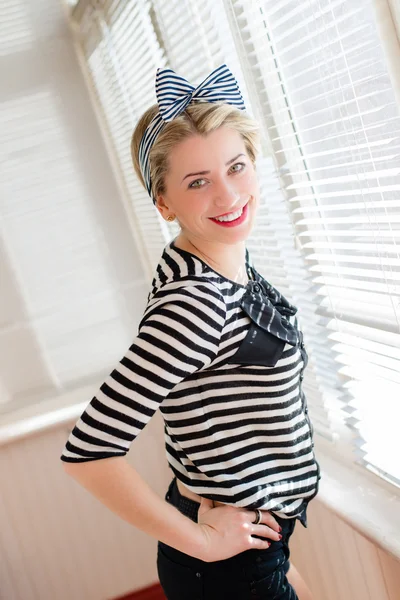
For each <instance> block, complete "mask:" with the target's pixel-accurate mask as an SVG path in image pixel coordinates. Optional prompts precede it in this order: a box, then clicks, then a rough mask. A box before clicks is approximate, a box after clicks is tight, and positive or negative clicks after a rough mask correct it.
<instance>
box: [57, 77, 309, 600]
mask: <svg viewBox="0 0 400 600" xmlns="http://www.w3.org/2000/svg"><path fill="white" fill-rule="evenodd" d="M156 93H157V104H156V105H154V106H152V107H151V108H150V109H148V110H147V111H146V112H145V114H144V115H143V116H142V118H141V119H140V120H139V122H138V124H137V126H136V129H135V131H134V134H133V138H132V156H133V163H134V168H135V171H136V173H137V175H138V177H139V179H140V180H141V182H142V183H143V185H144V186H145V187H146V189H147V191H148V193H149V195H150V197H151V198H152V200H153V203H154V204H155V206H156V208H157V209H158V210H159V212H160V214H161V215H162V217H163V218H165V219H166V220H168V221H169V220H173V219H175V218H176V219H177V220H178V223H179V225H180V228H181V230H180V233H179V235H178V236H177V237H176V238H175V239H174V240H172V241H171V242H170V243H169V244H168V245H167V246H166V247H165V248H164V252H163V254H162V256H161V258H160V261H159V264H158V266H157V269H156V271H155V276H154V279H153V282H152V289H151V291H150V292H149V295H148V302H147V306H146V309H145V311H144V314H143V317H142V319H141V322H140V324H139V333H138V336H137V337H136V339H135V340H134V342H133V344H132V345H131V347H130V348H129V350H128V351H127V353H126V354H125V356H124V357H123V358H122V359H121V361H120V362H119V364H118V365H117V366H116V368H115V369H114V370H113V371H112V373H111V374H110V375H109V377H108V378H107V379H106V380H105V382H104V383H103V384H102V386H101V387H100V389H99V391H98V393H97V394H96V396H95V397H94V398H93V399H92V401H91V402H90V404H89V405H88V407H87V408H86V410H85V411H84V412H83V414H82V415H81V417H80V419H79V420H78V422H77V423H76V425H75V427H74V429H73V431H72V432H71V434H70V436H69V439H68V441H67V443H66V445H65V448H64V450H63V453H62V456H61V459H62V460H63V461H64V462H65V468H66V470H67V472H68V473H69V474H71V475H72V476H74V477H75V478H76V479H77V480H78V481H79V482H80V483H81V484H82V485H83V486H85V487H86V488H87V489H88V490H89V491H90V492H92V493H93V494H94V495H96V496H97V497H98V498H99V499H100V500H101V501H102V502H103V503H104V504H105V505H106V506H108V507H109V508H110V509H111V510H113V511H114V512H115V513H117V514H118V515H120V516H121V517H122V518H123V519H125V520H127V521H128V522H130V523H132V524H133V525H135V526H137V527H139V528H140V529H142V530H143V531H145V532H147V533H148V534H149V535H152V536H154V537H155V538H156V539H157V540H158V555H157V567H158V574H159V578H160V582H161V585H162V587H163V589H164V592H165V594H166V596H167V598H168V599H169V600H181V599H185V600H195V599H196V598H198V599H204V600H214V599H215V600H217V599H218V600H223V599H225V598H226V599H227V600H235V599H237V600H244V599H246V598H260V599H261V598H262V599H265V600H267V599H270V600H272V599H273V598H274V599H281V600H295V599H296V598H300V600H310V598H311V594H310V592H309V590H308V589H307V587H306V585H305V583H304V581H303V580H302V579H301V577H300V575H299V574H298V573H297V571H296V570H295V568H294V566H293V565H291V564H290V561H289V555H290V552H289V546H288V542H289V538H290V536H291V534H292V533H293V530H294V527H295V523H296V519H299V520H300V522H301V523H302V524H303V525H304V526H306V509H307V505H308V502H309V501H310V500H311V499H312V498H313V497H314V496H315V495H316V494H317V491H318V482H319V479H320V474H319V466H318V463H317V461H316V460H315V456H314V452H313V449H312V447H313V442H312V426H311V423H310V420H309V417H308V414H307V413H308V411H307V406H306V401H305V397H304V393H303V392H302V390H301V380H302V378H303V371H304V368H305V366H306V364H307V354H306V351H305V349H304V344H303V341H302V332H301V331H300V330H299V329H298V327H297V318H296V314H295V313H296V311H297V309H296V307H294V306H293V305H292V304H290V303H289V302H288V301H287V300H286V299H285V298H284V297H283V296H282V295H281V294H280V293H279V292H278V291H277V290H276V289H275V288H274V287H273V286H272V285H271V284H270V283H269V282H268V281H267V280H266V279H265V278H263V277H262V276H261V275H260V274H259V273H258V271H257V270H256V269H255V267H254V265H253V263H252V260H251V258H250V254H249V251H248V250H247V248H246V245H245V241H246V239H247V237H248V236H249V234H250V232H251V229H252V226H253V224H254V221H255V220H256V219H257V207H258V204H259V185H258V180H257V175H256V170H255V161H256V157H257V153H258V150H259V138H258V128H257V124H256V123H255V122H254V121H253V120H252V119H250V118H249V117H248V116H247V115H246V114H245V113H244V112H243V110H244V104H243V100H242V97H241V94H240V91H239V88H238V86H237V83H236V80H235V78H234V77H233V75H232V74H231V73H230V71H229V69H228V68H227V67H226V65H222V66H221V67H219V68H218V69H215V71H213V72H212V73H211V74H210V75H209V76H208V77H207V78H206V79H205V80H204V81H203V82H202V83H201V84H200V85H199V86H198V87H197V88H194V87H193V86H191V85H190V84H189V83H188V82H187V81H186V80H185V79H183V78H182V77H179V76H177V75H176V74H175V73H174V72H173V71H171V70H170V69H159V70H158V71H157V75H156ZM158 408H160V411H161V413H162V416H163V418H164V421H165V429H164V434H165V444H166V455H167V459H168V463H169V466H170V467H171V470H172V471H173V474H174V478H173V479H172V481H171V484H170V486H169V489H168V491H167V494H166V496H165V501H164V500H162V499H160V498H159V497H158V496H157V495H156V494H155V493H154V492H153V491H152V490H151V489H150V488H149V487H148V486H147V484H146V482H145V481H144V480H143V479H142V478H141V477H140V476H139V475H138V474H137V472H136V471H135V470H134V469H133V468H132V467H131V466H130V465H128V463H127V462H126V461H125V460H124V458H123V457H124V456H125V455H126V453H127V452H128V450H129V447H130V445H131V443H132V441H133V440H134V439H135V438H136V437H137V435H138V434H139V433H140V431H141V430H142V429H143V428H144V427H145V425H146V423H147V422H148V421H149V420H150V418H151V417H152V416H153V414H154V413H155V411H156V410H157V409H158ZM104 458H108V460H99V459H104ZM81 463H84V464H81ZM295 590H296V591H295ZM297 594H298V595H297Z"/></svg>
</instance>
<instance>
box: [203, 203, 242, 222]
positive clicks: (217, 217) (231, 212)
mask: <svg viewBox="0 0 400 600" xmlns="http://www.w3.org/2000/svg"><path fill="white" fill-rule="evenodd" d="M246 205H247V202H246V204H244V206H242V207H241V208H237V209H236V210H231V211H230V212H227V213H224V214H223V215H217V216H216V217H209V218H210V219H219V218H221V217H229V216H230V215H234V214H235V213H239V212H240V214H242V212H243V209H244V208H245V206H246Z"/></svg>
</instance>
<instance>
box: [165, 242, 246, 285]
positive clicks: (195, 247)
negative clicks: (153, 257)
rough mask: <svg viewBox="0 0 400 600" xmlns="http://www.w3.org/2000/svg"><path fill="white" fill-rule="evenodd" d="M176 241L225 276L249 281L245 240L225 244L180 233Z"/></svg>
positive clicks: (177, 244) (239, 281)
mask: <svg viewBox="0 0 400 600" xmlns="http://www.w3.org/2000/svg"><path fill="white" fill-rule="evenodd" d="M174 243H175V245H176V246H177V247H178V248H181V249H182V250H187V251H188V252H191V253H192V254H195V255H196V256H198V257H199V258H201V259H202V260H203V261H204V262H205V263H207V264H208V265H210V267H211V268H213V269H214V270H215V271H217V272H218V273H220V274H221V275H223V276H224V277H227V278H228V279H231V280H232V281H236V283H240V284H243V285H246V283H247V282H248V280H249V277H248V274H247V272H246V244H245V241H240V242H237V243H236V244H223V243H215V242H208V241H207V240H198V239H196V240H190V239H189V238H187V237H186V236H184V235H182V234H180V235H178V237H177V238H176V239H175V240H174Z"/></svg>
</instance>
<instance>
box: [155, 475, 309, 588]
mask: <svg viewBox="0 0 400 600" xmlns="http://www.w3.org/2000/svg"><path fill="white" fill-rule="evenodd" d="M165 499H166V500H167V501H168V502H170V503H171V504H173V505H174V506H176V507H177V508H178V510H180V512H182V513H183V514H185V515H186V516H188V517H189V518H190V519H192V521H195V522H197V512H198V508H199V506H200V505H199V503H198V502H195V501H193V500H190V499H189V498H186V497H185V496H182V495H181V494H180V492H179V489H178V487H177V485H176V478H174V479H173V480H172V482H171V484H170V486H169V488H168V492H167V494H166V496H165ZM274 517H275V519H276V520H277V522H278V523H279V525H280V526H281V527H282V531H281V534H282V539H281V540H280V541H279V542H276V541H274V540H269V541H270V542H271V546H270V547H269V548H267V549H265V550H257V549H250V550H245V551H244V552H241V553H240V554H237V555H235V556H232V557H231V558H227V559H225V560H218V561H215V562H204V561H202V560H200V559H198V558H194V557H193V556H190V555H189V554H185V553H184V552H181V551H179V550H176V549H175V548H172V547H171V546H168V545H167V544H164V543H163V542H160V541H158V552H157V570H158V577H159V580H160V583H161V586H162V588H163V590H164V593H165V595H166V597H167V599H168V600H298V596H297V595H296V592H295V590H294V588H293V587H292V586H291V585H290V583H289V582H288V579H287V577H286V573H287V571H288V569H289V566H290V561H289V556H290V551H289V545H288V543H289V538H290V536H291V535H292V533H293V531H294V527H295V524H296V518H290V519H282V518H280V517H277V516H276V515H274Z"/></svg>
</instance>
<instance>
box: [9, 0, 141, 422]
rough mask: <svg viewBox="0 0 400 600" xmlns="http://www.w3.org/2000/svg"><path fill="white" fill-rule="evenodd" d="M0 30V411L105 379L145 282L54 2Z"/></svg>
mask: <svg viewBox="0 0 400 600" xmlns="http://www.w3.org/2000/svg"><path fill="white" fill-rule="evenodd" d="M0 27H1V35H0V81H1V86H0V164H1V170H0V214H1V234H2V239H1V243H0V276H1V295H0V365H1V367H0V369H1V371H0V413H1V411H3V412H5V411H7V412H9V411H12V410H15V409H17V408H19V407H22V406H27V405H29V404H31V405H32V404H38V403H40V402H41V401H42V400H49V399H52V398H57V397H58V396H61V395H62V394H63V393H65V392H69V391H71V390H72V391H73V390H79V389H80V387H82V386H83V385H85V384H90V383H91V382H92V381H99V380H100V379H101V378H102V377H103V376H104V375H106V374H107V372H108V371H109V370H111V369H110V365H112V364H113V363H114V361H116V360H117V358H118V359H119V358H120V356H122V355H123V354H124V353H125V351H126V349H127V348H128V347H129V345H130V342H131V340H132V338H133V336H134V335H136V326H137V323H138V319H139V316H140V314H141V312H142V310H143V308H144V305H145V300H146V294H147V288H148V284H146V282H145V281H144V279H145V276H144V272H143V268H142V264H141V260H140V257H139V255H138V250H137V246H136V243H135V239H134V235H133V233H132V231H131V229H130V226H129V224H128V218H127V215H126V214H125V210H124V207H123V203H122V201H121V198H120V193H119V190H118V187H117V185H116V183H115V180H114V178H113V174H112V171H111V166H110V160H109V158H108V156H107V153H106V150H105V147H104V144H103V141H102V138H101V135H100V130H99V127H98V124H97V122H96V119H95V116H94V111H93V107H92V105H91V103H90V100H89V97H88V92H87V88H86V86H85V83H84V80H83V77H82V74H81V71H80V68H79V65H78V62H77V58H76V54H75V51H74V48H73V45H72V40H71V35H70V31H69V29H68V27H67V23H66V19H65V15H64V12H63V9H62V6H61V2H59V1H58V0H17V1H16V0H3V2H2V10H1V23H0ZM83 400H84V398H83Z"/></svg>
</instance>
